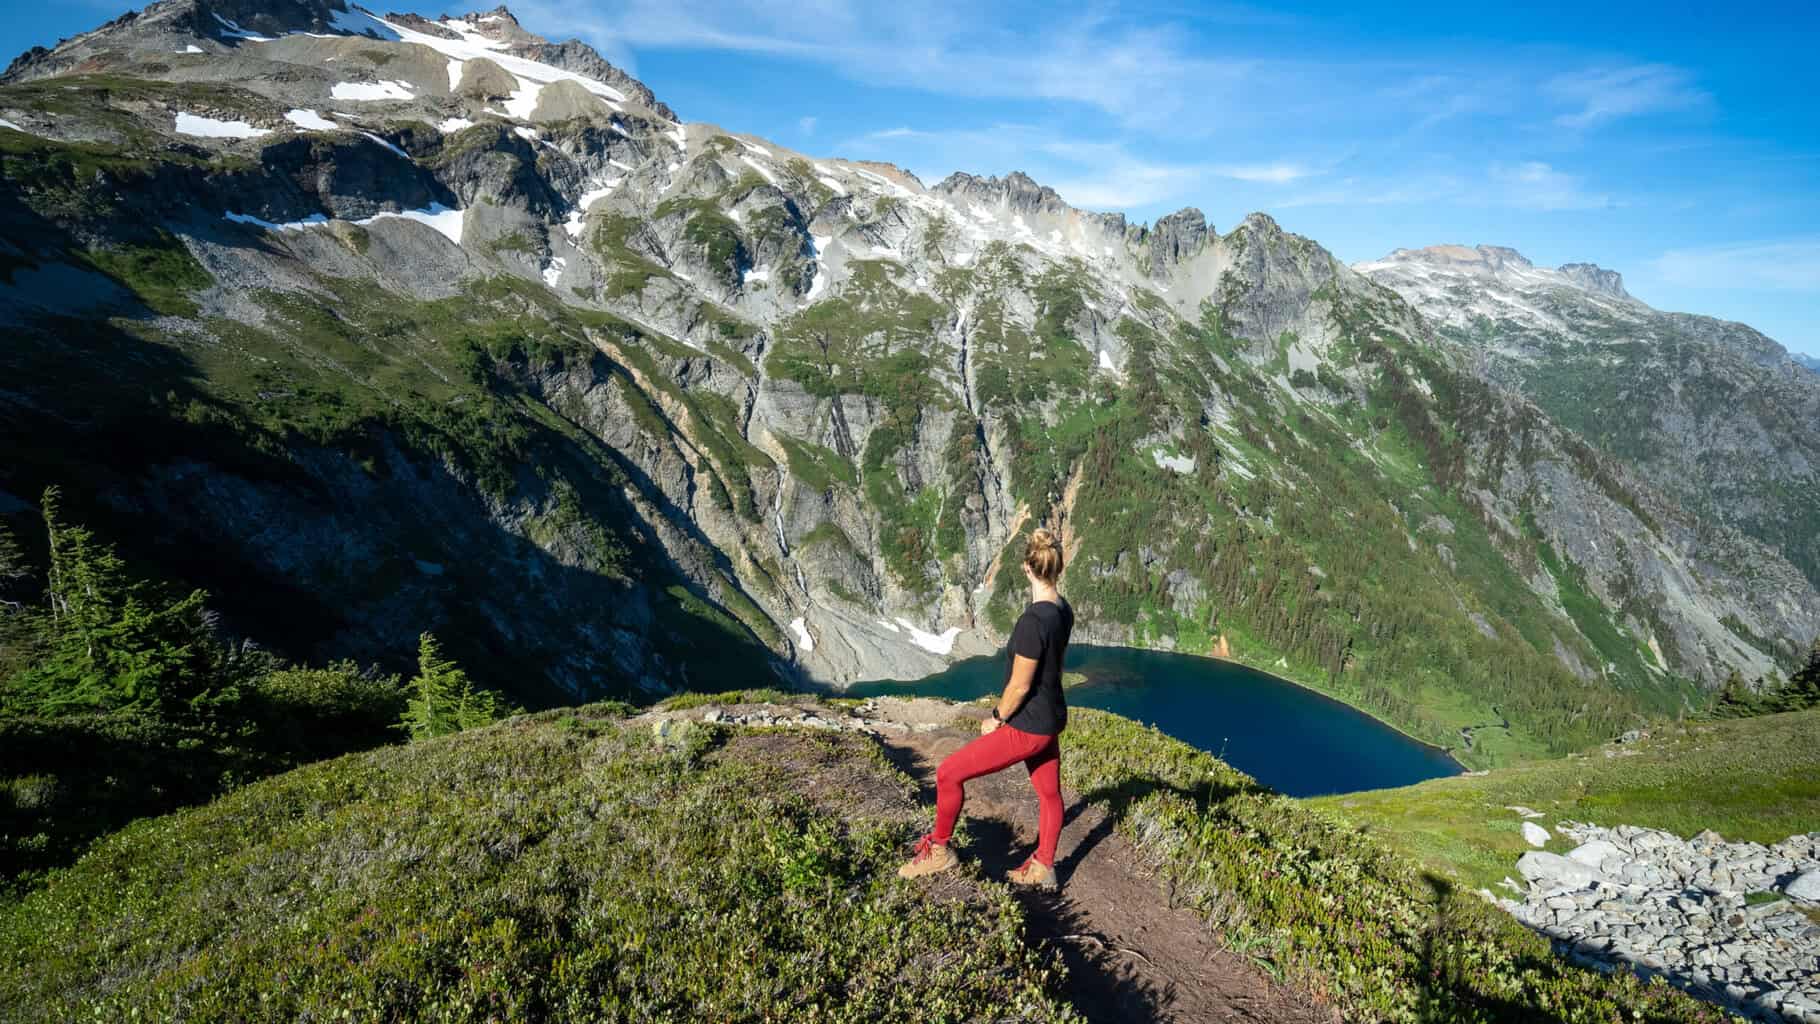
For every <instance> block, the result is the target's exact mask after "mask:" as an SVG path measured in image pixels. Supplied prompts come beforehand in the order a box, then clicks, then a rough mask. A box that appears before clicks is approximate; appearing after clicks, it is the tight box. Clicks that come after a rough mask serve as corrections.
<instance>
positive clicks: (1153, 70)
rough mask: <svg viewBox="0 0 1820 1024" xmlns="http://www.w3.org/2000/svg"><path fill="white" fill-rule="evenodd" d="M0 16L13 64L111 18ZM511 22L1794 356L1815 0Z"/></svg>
mask: <svg viewBox="0 0 1820 1024" xmlns="http://www.w3.org/2000/svg"><path fill="white" fill-rule="evenodd" d="M492 2H493V0H486V5H487V6H490V5H491V3H492ZM8 6H17V7H18V9H16V10H15V11H14V12H13V13H12V14H11V16H10V17H9V18H8V19H7V22H6V25H5V28H4V29H0V48H4V49H6V50H7V51H9V52H17V51H19V50H22V49H24V48H25V47H27V46H29V45H32V44H35V43H45V44H48V43H51V42H53V41H54V40H55V39H57V38H58V37H59V36H62V35H67V34H70V33H73V32H77V31H81V30H84V29H87V28H92V27H94V25H96V24H98V23H99V22H100V21H102V20H105V19H106V18H108V17H112V16H113V15H115V14H117V13H120V11H121V10H122V9H124V8H123V7H121V6H119V5H117V4H113V3H109V2H107V0H69V2H64V3H56V4H35V5H31V6H25V5H15V4H14V3H13V2H12V0H9V2H8ZM378 6H380V7H385V8H387V9H406V10H416V11H419V12H421V13H424V14H429V15H435V14H438V13H442V12H443V11H444V10H448V11H449V12H450V13H460V9H459V8H453V7H445V6H443V5H440V4H432V3H417V2H410V0H400V2H398V3H396V4H383V3H381V4H379V5H378ZM511 6H512V9H513V10H514V12H515V13H517V15H518V16H519V18H520V20H521V21H522V22H524V24H525V26H526V27H527V28H529V29H531V30H532V31H535V32H538V33H541V34H543V35H546V36H549V37H551V38H567V37H570V36H577V37H580V38H582V39H585V40H587V41H588V42H590V43H593V44H594V45H595V46H596V47H597V48H599V49H600V50H601V51H602V53H604V54H605V55H606V56H607V57H608V58H609V59H610V60H613V61H614V62H615V63H619V64H621V65H623V66H625V67H626V68H627V69H628V70H629V71H631V72H633V73H634V74H636V75H638V76H639V77H640V78H641V79H642V80H643V81H644V82H645V83H646V84H647V85H649V86H650V87H651V88H652V89H653V90H654V91H655V92H656V93H657V95H658V96H659V97H660V98H662V99H664V100H665V101H667V102H668V103H670V104H671V105H672V106H673V107H675V108H676V110H677V112H678V113H679V114H680V115H681V116H682V117H684V118H685V119H687V120H691V121H709V122H714V123H716V124H719V125H721V126H722V127H724V128H728V129H732V130H740V131H747V132H752V133H754V134H757V135H762V136H766V137H769V138H772V139H774V140H776V141H778V142H780V143H783V144H785V145H788V146H791V147H793V148H796V149H800V150H803V151H805V152H809V153H813V154H816V155H828V156H843V157H853V158H867V159H876V160H886V161H889V162H892V163H895V164H899V165H901V166H903V167H906V168H908V169H910V170H911V171H913V172H915V173H916V174H917V175H919V176H920V177H922V178H923V179H924V180H925V181H928V182H931V183H933V181H935V180H937V179H939V178H940V177H942V176H944V175H946V174H947V173H948V172H950V171H953V170H966V171H970V172H973V173H979V174H1003V173H1005V172H1008V171H1011V170H1014V169H1021V170H1024V171H1026V172H1028V173H1029V174H1031V175H1032V176H1033V177H1035V178H1036V179H1037V180H1039V181H1041V182H1044V183H1045V184H1049V185H1052V186H1054V187H1055V188H1056V189H1057V190H1058V191H1060V192H1061V193H1062V195H1063V197H1064V198H1066V199H1068V200H1069V201H1070V202H1072V203H1074V204H1075V205H1078V206H1083V207H1087V208H1093V209H1111V210H1120V211H1123V212H1125V213H1126V214H1127V215H1129V216H1131V217H1133V218H1134V219H1138V220H1150V219H1153V218H1155V217H1156V216H1158V215H1159V214H1162V213H1167V212H1169V211H1172V210H1175V209H1178V208H1180V207H1182V206H1197V207H1199V208H1200V209H1202V210H1203V211H1205V212H1206V213H1207V216H1208V219H1209V220H1210V221H1211V222H1212V223H1213V224H1214V225H1215V227H1216V228H1218V229H1219V230H1222V231H1224V230H1227V229H1230V228H1231V226H1232V225H1233V224H1235V223H1237V222H1238V221H1239V220H1240V219H1241V218H1243V217H1244V215H1245V214H1246V213H1248V212H1250V211H1252V210H1264V211H1266V212H1268V213H1270V214H1271V215H1273V216H1275V217H1276V218H1277V220H1278V221H1280V222H1281V223H1282V224H1283V225H1284V226H1285V227H1286V228H1288V229H1290V230H1292V231H1297V232H1300V233H1302V234H1305V235H1308V236H1309V237H1311V238H1313V239H1315V240H1316V241H1318V242H1320V243H1321V244H1323V245H1325V246H1327V247H1328V248H1329V249H1331V250H1332V251H1333V252H1334V253H1335V254H1336V255H1337V256H1339V257H1340V258H1341V259H1343V260H1346V261H1347V262H1354V261H1357V260H1361V259H1369V258H1373V257H1376V256H1380V255H1382V254H1384V253H1386V252H1388V251H1389V250H1391V249H1394V248H1398V247H1404V246H1408V247H1415V246H1422V245H1431V244H1435V243H1441V242H1457V243H1464V244H1476V243H1481V242H1484V243H1492V244H1499V245H1510V246H1514V247H1515V248H1517V249H1519V250H1521V251H1522V252H1523V253H1524V254H1525V255H1527V256H1529V257H1530V258H1531V259H1532V260H1534V261H1535V262H1536V263H1538V264H1544V265H1551V266H1552V265H1556V264H1560V263H1564V262H1571V261H1582V260H1583V261H1590V262H1594V263H1598V264H1600V265H1602V266H1605V267H1608V268H1611V269H1614V270H1618V271H1621V272H1622V273H1623V274H1624V279H1625V283H1626V285H1627V287H1629V288H1630V290H1631V291H1632V292H1633V293H1634V294H1636V295H1637V296H1638V297H1640V298H1642V299H1644V300H1645V301H1647V302H1649V303H1650V304H1652V305H1655V306H1657V307H1659V308H1663V309H1671V310H1683V311H1688V312H1697V313H1706V314H1710V315H1714V316H1723V317H1728V318H1731V319H1736V320H1742V321H1744V322H1746V323H1749V324H1751V325H1752V326H1755V327H1757V328H1759V329H1760V330H1763V331H1764V332H1765V333H1767V334H1769V335H1770V336H1771V337H1774V338H1775V339H1777V340H1778V341H1780V342H1782V343H1783V344H1785V345H1787V346H1788V347H1789V348H1791V349H1795V350H1797V351H1805V352H1807V353H1809V354H1811V355H1820V104H1816V103H1815V102H1814V98H1815V97H1820V71H1816V66H1817V64H1820V60H1817V58H1816V55H1815V54H1814V52H1813V50H1814V48H1813V41H1814V40H1815V39H1816V38H1820V12H1817V11H1816V10H1815V8H1814V6H1813V5H1808V4H1788V5H1776V4H1756V5H1734V6H1727V7H1719V6H1715V5H1698V6H1696V5H1685V6H1684V5H1679V4H1674V3H1665V2H1656V3H1649V4H1634V5H1633V4H1626V3H1621V2H1608V3H1585V2H1581V3H1577V4H1573V5H1559V6H1557V5H1551V4H1542V3H1533V4H1524V5H1474V4H1467V3H1458V2H1456V3H1451V4H1445V5H1442V4H1424V3H1402V4H1385V5H1381V6H1373V5H1363V4H1359V3H1356V2H1353V3H1334V4H1322V3H1310V4H1302V5H1297V6H1296V7H1294V8H1293V9H1284V8H1266V7H1262V6H1250V5H1243V4H1193V3H1187V2H1170V0H1158V2H1153V3H1141V4H1100V5H1091V6H1084V7H1077V8H1071V9H1068V10H1066V11H1063V10H1060V9H1058V8H1051V7H1050V6H1048V5H1042V4H1022V3H1003V4H992V3H979V2H971V3H959V2H953V0H934V2H929V3H904V2H898V3H889V4H869V3H858V2H850V0H799V2H796V3H790V4H777V3H770V2H766V3H760V2H756V0H754V2H731V3H713V2H704V0H560V2H559V0H520V2H518V3H512V4H511Z"/></svg>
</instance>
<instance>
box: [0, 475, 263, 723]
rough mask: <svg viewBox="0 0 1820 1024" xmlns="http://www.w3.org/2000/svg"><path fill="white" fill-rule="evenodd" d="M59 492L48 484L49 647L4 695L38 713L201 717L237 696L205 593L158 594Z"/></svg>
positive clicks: (45, 641)
mask: <svg viewBox="0 0 1820 1024" xmlns="http://www.w3.org/2000/svg"><path fill="white" fill-rule="evenodd" d="M58 499H59V494H58V491H57V489H56V488H55V487H51V488H47V489H46V490H45V492H44V505H43V515H44V527H45V533H46V536H47V537H48V539H49V549H50V552H49V553H50V566H49V572H48V574H47V581H48V588H47V591H46V597H47V599H48V601H47V604H48V607H47V611H46V614H45V622H44V626H43V628H42V630H41V633H42V638H41V646H42V648H43V650H42V654H41V656H40V657H38V658H36V659H35V661H34V663H33V664H31V665H30V666H29V667H26V668H23V669H22V670H20V671H18V672H16V673H14V675H13V676H12V678H10V679H8V680H7V681H6V682H7V685H6V698H7V703H8V704H9V705H11V706H12V707H13V708H14V710H19V711H25V712H28V713H33V714H60V713H66V712H72V711H116V710H137V711H147V712H152V713H156V714H158V715H160V716H161V717H164V718H167V719H172V720H177V719H182V720H188V721H202V720H207V719H210V718H211V717H213V716H214V715H215V714H216V712H218V711H219V710H220V709H221V707H222V706H223V705H226V704H231V703H232V702H233V701H235V700H236V699H237V698H238V690H237V687H236V686H235V685H234V682H233V679H232V676H233V673H232V672H231V671H230V662H231V661H232V659H231V658H230V656H229V653H228V652H226V651H224V650H223V649H222V647H221V645H220V644H219V643H218V642H217V641H216V639H215V637H214V633H213V630H212V629H211V628H210V626H209V623H208V621H207V620H206V618H205V617H204V613H203V602H204V601H205V600H206V599H207V594H205V593H204V592H203V591H200V590H196V591H191V592H190V593H189V594H187V595H185V596H183V597H180V598H177V599H175V600H167V599H166V598H164V597H161V596H160V595H159V594H158V593H157V592H156V591H155V590H154V589H153V588H151V587H148V586H146V585H145V584H144V583H142V582H140V581H138V580H136V579H134V578H132V576H131V575H130V574H129V573H128V571H127V567H126V564H125V562H123V561H122V560H121V559H120V557H119V555H117V554H116V553H115V552H114V549H113V547H112V546H111V545H109V544H106V543H103V542H101V541H100V540H98V539H97V538H96V537H95V536H94V534H92V533H91V532H89V531H88V530H87V529H85V528H83V527H81V526H77V525H74V524H71V523H66V522H64V521H63V519H62V517H61V515H60V506H59V502H58Z"/></svg>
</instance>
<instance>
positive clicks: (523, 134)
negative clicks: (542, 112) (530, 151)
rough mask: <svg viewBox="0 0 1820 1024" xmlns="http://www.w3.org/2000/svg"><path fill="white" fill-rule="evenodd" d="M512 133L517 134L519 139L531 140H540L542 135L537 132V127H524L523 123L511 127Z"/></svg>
mask: <svg viewBox="0 0 1820 1024" xmlns="http://www.w3.org/2000/svg"><path fill="white" fill-rule="evenodd" d="M512 134H513V135H516V136H518V137H519V138H521V139H526V140H528V141H531V142H542V141H543V136H541V135H539V134H537V129H535V128H526V127H524V126H523V125H520V126H518V127H517V128H514V129H512Z"/></svg>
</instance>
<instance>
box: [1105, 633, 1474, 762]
mask: <svg viewBox="0 0 1820 1024" xmlns="http://www.w3.org/2000/svg"><path fill="white" fill-rule="evenodd" d="M1137 649H1138V650H1142V651H1151V650H1154V651H1157V652H1158V653H1161V654H1180V655H1184V656H1186V657H1190V658H1205V659H1206V660H1208V661H1217V662H1219V663H1221V664H1223V665H1237V666H1238V667H1239V668H1242V669H1245V670H1247V671H1250V672H1256V673H1257V674H1259V675H1261V676H1269V677H1270V678H1272V679H1275V680H1276V681H1277V682H1280V683H1288V684H1289V685H1291V686H1294V687H1298V688H1300V689H1303V690H1307V691H1308V692H1309V693H1312V694H1314V695H1315V696H1317V697H1320V698H1321V699H1323V700H1327V701H1331V702H1333V703H1335V704H1338V705H1340V706H1341V707H1343V708H1349V709H1351V710H1353V711H1357V712H1358V713H1359V714H1361V715H1364V716H1365V717H1366V718H1369V719H1371V720H1372V721H1374V722H1377V723H1378V724H1379V725H1382V726H1384V727H1385V728H1386V729H1389V730H1391V731H1392V732H1394V733H1396V734H1397V735H1399V736H1401V737H1403V738H1404V739H1406V740H1408V741H1409V742H1411V743H1414V744H1417V745H1418V746H1423V747H1427V748H1428V749H1429V750H1433V751H1436V752H1438V753H1439V754H1441V756H1443V757H1445V758H1447V759H1448V760H1449V761H1452V762H1453V764H1454V766H1455V767H1456V768H1459V769H1460V774H1461V775H1465V774H1467V773H1469V772H1471V771H1472V769H1470V768H1468V767H1466V765H1464V764H1462V763H1461V762H1460V759H1459V758H1457V757H1455V756H1454V753H1453V748H1452V747H1443V746H1441V745H1440V744H1437V743H1430V742H1428V741H1427V740H1425V739H1423V738H1421V737H1420V736H1416V735H1413V734H1411V733H1410V732H1409V731H1408V730H1406V729H1404V728H1403V727H1401V726H1399V725H1397V724H1396V723H1395V722H1392V721H1390V720H1389V719H1387V718H1383V717H1380V716H1378V715H1375V714H1373V713H1372V712H1371V711H1369V710H1368V709H1366V708H1362V707H1359V706H1358V705H1357V704H1354V703H1352V702H1351V701H1349V700H1345V699H1343V698H1341V697H1338V696H1336V695H1334V694H1331V693H1328V692H1327V691H1325V690H1323V689H1321V688H1320V687H1317V686H1311V685H1309V684H1307V683H1304V682H1302V681H1301V680H1299V679H1291V678H1289V677H1288V676H1283V675H1278V674H1277V673H1275V672H1272V671H1270V670H1269V669H1267V668H1259V667H1257V666H1256V665H1252V664H1249V663H1247V662H1243V661H1240V660H1239V659H1237V658H1222V657H1220V656H1219V655H1217V654H1196V653H1194V652H1193V651H1183V650H1174V651H1163V650H1160V649H1159V648H1154V647H1140V648H1137Z"/></svg>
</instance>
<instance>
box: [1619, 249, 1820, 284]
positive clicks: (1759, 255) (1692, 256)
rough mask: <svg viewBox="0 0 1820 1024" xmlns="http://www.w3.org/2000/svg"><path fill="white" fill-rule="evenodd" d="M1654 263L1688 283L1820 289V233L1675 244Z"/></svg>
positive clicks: (1666, 275)
mask: <svg viewBox="0 0 1820 1024" xmlns="http://www.w3.org/2000/svg"><path fill="white" fill-rule="evenodd" d="M1651 265H1652V266H1653V267H1654V268H1655V271H1656V273H1658V274H1660V275H1661V276H1662V279H1663V280H1664V281H1667V282H1668V283H1670V284H1674V285H1680V286H1682V287H1687V288H1727V289H1738V290H1741V291H1790V292H1820V238H1801V239H1794V240H1789V241H1774V242H1743V243H1737V244H1732V245H1716V246H1706V247H1701V248H1689V249H1670V250H1668V251H1667V252H1665V253H1663V254H1662V255H1661V256H1658V257H1657V258H1656V259H1655V260H1653V261H1652V263H1651Z"/></svg>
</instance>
